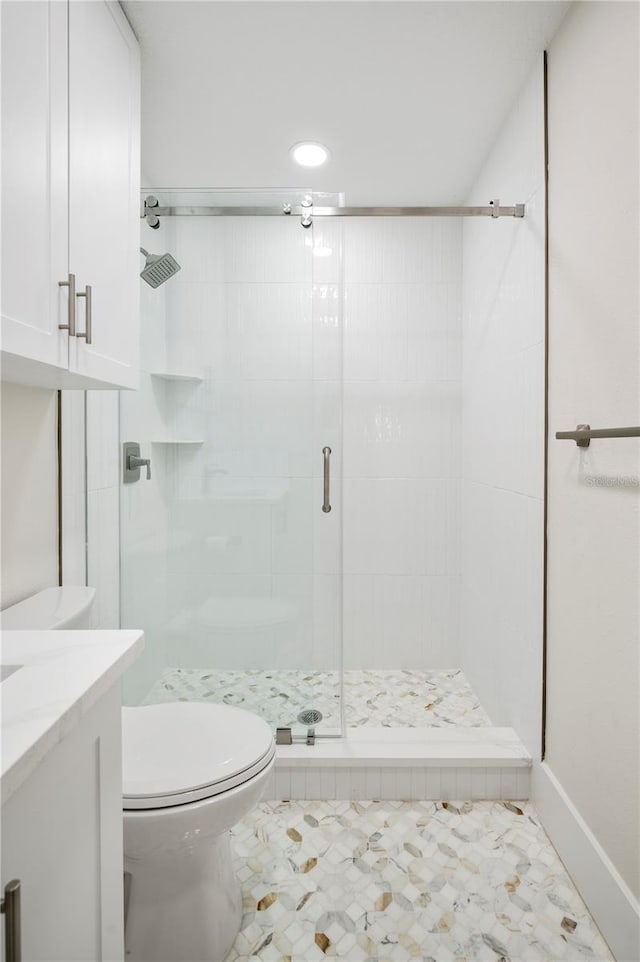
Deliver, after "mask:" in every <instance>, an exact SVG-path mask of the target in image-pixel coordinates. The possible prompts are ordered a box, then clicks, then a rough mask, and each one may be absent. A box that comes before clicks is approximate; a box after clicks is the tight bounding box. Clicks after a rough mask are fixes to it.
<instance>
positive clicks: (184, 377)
mask: <svg viewBox="0 0 640 962" xmlns="http://www.w3.org/2000/svg"><path fill="white" fill-rule="evenodd" d="M149 373H150V374H151V377H159V378H162V380H163V381H191V382H193V383H194V384H200V383H201V382H202V380H203V378H202V375H201V374H178V373H177V372H176V371H173V372H170V371H150V372H149Z"/></svg>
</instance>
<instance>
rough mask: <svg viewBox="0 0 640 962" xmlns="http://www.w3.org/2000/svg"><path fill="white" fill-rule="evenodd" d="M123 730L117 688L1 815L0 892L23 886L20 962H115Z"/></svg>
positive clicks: (119, 934)
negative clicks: (15, 884)
mask: <svg viewBox="0 0 640 962" xmlns="http://www.w3.org/2000/svg"><path fill="white" fill-rule="evenodd" d="M121 725H122V718H121V707H120V688H119V686H115V687H113V688H112V689H111V690H110V691H109V692H107V693H106V694H105V695H103V696H102V698H101V699H100V700H99V701H98V702H97V703H96V704H95V705H94V706H93V707H92V708H91V709H90V710H89V711H88V712H87V714H86V715H84V716H83V717H82V718H81V719H80V720H79V721H78V722H77V723H76V725H75V727H74V728H72V730H71V731H70V732H69V733H68V734H67V735H66V736H65V738H64V739H63V740H62V741H61V742H59V743H58V744H57V745H55V746H54V747H53V748H51V749H50V751H49V752H48V754H47V755H46V756H45V757H44V759H43V760H42V761H41V763H40V764H39V765H38V767H37V768H36V770H35V771H34V772H33V774H32V775H30V776H29V778H28V779H27V780H26V782H24V784H23V785H21V786H20V787H19V788H18V790H17V791H16V792H15V793H14V794H13V795H11V796H10V797H9V799H8V800H6V801H5V802H4V804H3V806H2V824H1V826H0V827H1V829H2V860H1V863H0V875H1V884H2V887H3V888H4V886H5V885H6V884H7V882H9V881H10V880H11V879H13V878H17V879H20V882H21V887H22V893H21V902H22V905H21V914H22V920H21V921H22V924H21V929H22V958H23V960H24V962H95V960H98V959H100V960H102V962H122V959H123V956H124V918H123V914H124V913H123V900H124V894H123V885H122V880H123V852H122V748H121V745H122V739H121ZM3 942H4V939H2V943H3ZM0 955H1V956H2V959H3V962H6V960H4V955H3V954H2V953H1V951H0Z"/></svg>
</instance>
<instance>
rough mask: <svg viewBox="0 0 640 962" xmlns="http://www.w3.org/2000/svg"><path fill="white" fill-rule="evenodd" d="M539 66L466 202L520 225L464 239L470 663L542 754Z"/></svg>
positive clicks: (492, 711)
mask: <svg viewBox="0 0 640 962" xmlns="http://www.w3.org/2000/svg"><path fill="white" fill-rule="evenodd" d="M543 108H544V104H543V72H542V63H541V62H540V63H538V64H536V67H535V69H534V70H533V72H532V74H531V76H530V78H529V80H528V82H527V83H526V85H525V86H524V88H523V90H522V92H521V94H520V96H519V98H518V99H517V101H516V103H515V105H514V107H513V109H512V112H511V114H510V116H509V117H508V118H507V120H506V122H505V125H504V127H503V129H502V132H501V133H500V135H499V137H498V138H497V140H496V143H495V146H494V148H493V150H492V153H491V154H490V156H489V158H488V159H487V161H486V163H485V166H484V168H483V170H482V172H481V174H480V175H479V177H478V180H477V182H476V184H475V186H474V188H473V190H472V193H471V196H470V197H469V200H468V203H470V204H477V203H486V202H487V200H488V199H489V198H491V197H500V198H501V199H502V202H503V203H505V204H506V203H509V204H512V203H520V202H525V204H526V211H525V218H524V220H509V219H506V218H505V219H500V220H498V221H495V222H488V223H487V222H486V221H479V222H475V219H470V220H468V221H466V222H465V224H464V228H463V284H462V289H463V342H462V343H463V349H462V358H463V362H462V482H461V484H462V489H461V509H462V516H461V526H462V538H461V559H462V565H461V592H460V612H461V631H460V636H461V654H462V658H461V664H462V667H463V669H464V671H465V673H466V675H467V677H468V678H469V681H470V682H471V684H472V686H473V688H474V689H475V691H476V692H477V694H478V696H479V698H480V701H481V703H482V705H483V706H484V708H485V709H486V711H487V712H488V714H489V716H490V717H491V719H492V721H493V723H494V724H495V725H509V726H512V727H513V728H515V729H516V731H517V732H518V734H519V736H520V737H521V738H522V740H523V742H524V743H525V745H526V747H527V749H528V750H529V752H530V753H531V754H532V755H533V756H534V757H537V756H539V751H540V743H539V742H540V731H541V718H540V712H541V706H542V634H543V624H542V610H543V606H542V599H543V552H544V505H543V497H544V449H545V436H544V409H545V301H544V298H545V260H544V258H545V248H544V238H545V187H544V110H543Z"/></svg>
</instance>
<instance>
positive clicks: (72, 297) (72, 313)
mask: <svg viewBox="0 0 640 962" xmlns="http://www.w3.org/2000/svg"><path fill="white" fill-rule="evenodd" d="M58 287H68V288H69V303H68V305H67V323H66V324H58V330H59V331H69V334H70V336H71V337H75V336H76V275H75V274H69V278H68V280H66V281H58Z"/></svg>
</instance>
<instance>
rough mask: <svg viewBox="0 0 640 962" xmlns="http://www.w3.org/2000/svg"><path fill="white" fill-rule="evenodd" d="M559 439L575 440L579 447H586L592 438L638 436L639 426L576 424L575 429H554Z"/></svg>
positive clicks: (639, 433)
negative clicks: (620, 426)
mask: <svg viewBox="0 0 640 962" xmlns="http://www.w3.org/2000/svg"><path fill="white" fill-rule="evenodd" d="M556 438H557V439H558V440H559V441H575V442H576V444H577V445H578V447H579V448H588V447H589V445H590V444H591V439H592V438H640V427H631V428H592V427H591V425H590V424H578V425H577V427H576V429H575V431H556Z"/></svg>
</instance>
